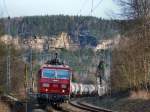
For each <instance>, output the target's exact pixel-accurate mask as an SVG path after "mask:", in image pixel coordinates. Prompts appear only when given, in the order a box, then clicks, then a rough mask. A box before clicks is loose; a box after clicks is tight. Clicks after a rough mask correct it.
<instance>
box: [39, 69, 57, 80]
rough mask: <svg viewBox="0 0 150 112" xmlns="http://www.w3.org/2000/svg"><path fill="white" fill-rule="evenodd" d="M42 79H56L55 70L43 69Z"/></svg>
mask: <svg viewBox="0 0 150 112" xmlns="http://www.w3.org/2000/svg"><path fill="white" fill-rule="evenodd" d="M42 77H45V78H56V73H55V70H52V69H43V70H42Z"/></svg>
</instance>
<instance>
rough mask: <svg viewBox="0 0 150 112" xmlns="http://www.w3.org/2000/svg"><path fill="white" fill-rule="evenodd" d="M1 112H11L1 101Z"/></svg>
mask: <svg viewBox="0 0 150 112" xmlns="http://www.w3.org/2000/svg"><path fill="white" fill-rule="evenodd" d="M0 112H11V111H10V108H9V106H8V105H7V104H5V103H3V102H1V101H0Z"/></svg>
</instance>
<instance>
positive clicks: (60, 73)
mask: <svg viewBox="0 0 150 112" xmlns="http://www.w3.org/2000/svg"><path fill="white" fill-rule="evenodd" d="M57 78H58V79H69V78H70V72H69V71H68V70H57Z"/></svg>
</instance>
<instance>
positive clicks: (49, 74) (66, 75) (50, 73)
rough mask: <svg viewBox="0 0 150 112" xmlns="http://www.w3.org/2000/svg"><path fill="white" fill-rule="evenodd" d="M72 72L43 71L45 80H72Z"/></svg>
mask: <svg viewBox="0 0 150 112" xmlns="http://www.w3.org/2000/svg"><path fill="white" fill-rule="evenodd" d="M70 75H71V73H70V71H68V70H59V69H57V70H55V69H43V70H42V77H43V78H58V79H70Z"/></svg>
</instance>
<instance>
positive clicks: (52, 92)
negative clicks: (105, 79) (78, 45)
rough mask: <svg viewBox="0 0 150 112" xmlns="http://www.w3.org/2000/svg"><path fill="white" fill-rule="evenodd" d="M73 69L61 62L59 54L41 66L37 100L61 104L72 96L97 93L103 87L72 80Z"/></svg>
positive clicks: (40, 102)
mask: <svg viewBox="0 0 150 112" xmlns="http://www.w3.org/2000/svg"><path fill="white" fill-rule="evenodd" d="M72 76H73V70H72V69H71V68H70V67H69V66H68V65H66V64H63V63H61V62H60V61H59V60H58V58H57V55H56V57H55V58H54V59H52V60H50V61H47V62H46V63H45V64H43V65H42V66H41V67H40V70H39V72H38V80H37V90H38V93H37V100H38V103H39V104H40V105H42V104H52V105H53V104H60V103H63V102H65V101H69V100H70V98H71V97H78V96H83V95H84V96H87V95H90V96H91V95H96V94H98V93H99V92H98V91H99V90H100V89H101V87H100V86H99V87H98V86H96V85H93V84H81V83H73V82H72ZM98 88H99V89H98Z"/></svg>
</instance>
